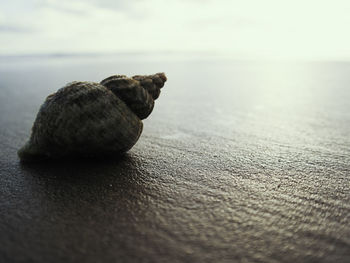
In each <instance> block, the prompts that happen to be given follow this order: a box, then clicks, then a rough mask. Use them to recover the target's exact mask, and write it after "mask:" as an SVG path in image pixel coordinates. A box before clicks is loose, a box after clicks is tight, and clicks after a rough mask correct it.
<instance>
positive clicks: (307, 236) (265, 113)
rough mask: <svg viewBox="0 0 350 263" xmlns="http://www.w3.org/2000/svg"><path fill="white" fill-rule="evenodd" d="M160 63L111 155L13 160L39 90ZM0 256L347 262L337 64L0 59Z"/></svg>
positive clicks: (349, 152) (347, 84) (344, 87)
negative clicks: (125, 143) (140, 109)
mask: <svg viewBox="0 0 350 263" xmlns="http://www.w3.org/2000/svg"><path fill="white" fill-rule="evenodd" d="M159 71H164V72H166V73H167V76H168V82H167V83H166V86H165V88H164V89H163V91H162V94H161V96H160V98H159V100H157V102H156V106H155V109H154V112H153V113H152V115H151V116H150V117H149V118H148V119H147V120H145V121H144V132H143V134H142V136H141V138H140V140H139V142H138V143H137V144H136V145H135V147H134V148H133V149H132V150H131V151H130V152H129V153H127V154H126V155H125V156H124V157H123V158H122V159H120V160H117V159H115V160H105V161H99V162H92V161H88V162H84V161H72V162H63V163H42V164H25V165H24V164H20V162H19V160H18V158H17V155H16V151H17V149H18V148H19V147H20V146H21V145H22V144H23V143H24V142H25V140H26V139H27V137H28V136H29V132H30V128H31V126H32V123H33V121H34V118H35V115H36V113H37V111H38V109H39V106H40V105H41V103H42V102H43V100H44V99H45V97H46V96H47V95H48V94H50V93H52V92H54V91H56V90H57V89H58V88H60V87H62V86H63V85H64V84H65V83H67V82H69V81H73V80H89V81H100V80H101V79H103V78H105V77H107V76H109V75H112V74H115V73H119V74H127V75H132V74H148V73H155V72H159ZM0 215H1V216H0V262H350V63H344V62H342V63H335V62H328V63H326V62H312V63H311V62H310V63H301V62H298V63H296V62H288V63H287V62H274V63H272V62H270V63H267V62H259V63H257V62H239V61H229V60H218V59H204V58H193V57H192V58H185V57H182V58H176V57H172V58H170V57H169V58H167V57H164V56H163V57H161V56H160V57H158V58H152V57H147V56H143V57H141V58H140V57H138V56H137V55H135V56H130V57H127V56H119V57H118V56H113V57H104V56H100V57H99V56H96V57H93V56H92V57H53V58H49V57H48V58H44V57H41V58H34V57H32V58H31V57H27V58H16V59H14V58H4V57H3V58H0Z"/></svg>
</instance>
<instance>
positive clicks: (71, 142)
mask: <svg viewBox="0 0 350 263" xmlns="http://www.w3.org/2000/svg"><path fill="white" fill-rule="evenodd" d="M141 77H142V78H140V76H135V77H132V78H128V77H126V76H123V75H115V76H111V77H109V78H107V79H105V80H103V81H101V83H95V82H78V81H75V82H71V83H68V84H67V85H66V86H64V87H63V88H61V89H59V90H58V91H57V92H56V93H54V94H51V95H49V96H48V97H47V98H46V100H45V102H44V103H43V105H42V106H41V107H40V110H39V112H38V114H37V117H36V120H35V121H34V124H33V128H32V133H31V136H30V139H29V141H28V142H27V143H26V144H25V145H24V146H23V147H22V148H21V149H20V150H19V151H18V155H19V157H20V159H21V160H22V161H36V160H42V159H47V158H62V157H95V156H96V157H98V156H105V155H113V154H121V153H124V152H126V151H128V150H129V149H130V148H131V147H132V146H133V145H134V144H135V143H136V142H137V140H138V138H139V137H140V135H141V132H142V128H143V123H142V121H141V120H142V119H144V118H146V117H147V116H149V114H150V113H151V111H152V110H153V107H154V100H155V99H156V98H158V96H159V93H160V88H162V87H163V85H164V82H165V81H166V77H165V75H164V73H157V74H154V75H148V76H141ZM147 79H148V81H147ZM153 79H155V81H153ZM159 80H160V81H159ZM145 81H146V85H145V84H143V83H144V82H145ZM153 90H154V91H153ZM155 95H157V96H155Z"/></svg>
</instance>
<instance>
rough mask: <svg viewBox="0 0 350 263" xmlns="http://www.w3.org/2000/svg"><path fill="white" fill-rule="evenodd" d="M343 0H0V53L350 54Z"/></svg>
mask: <svg viewBox="0 0 350 263" xmlns="http://www.w3.org/2000/svg"><path fill="white" fill-rule="evenodd" d="M349 14H350V1H347V0H325V1H320V0H307V1H305V0H293V1H281V0H264V1H261V0H245V1H243V0H241V1H230V0H205V1H204V0H203V1H199V0H169V1H162V0H134V1H128V0H119V1H113V0H100V1H98V0H85V1H83V0H77V1H69V0H37V1H35V0H11V1H6V0H0V54H2V55H8V54H28V53H75V52H77V53H84V52H98V53H99V52H101V53H108V52H154V51H175V52H183V51H185V52H210V53H215V54H221V55H230V56H233V57H238V58H256V57H258V58H261V57H263V58H307V59H350V34H349V25H350V15H349Z"/></svg>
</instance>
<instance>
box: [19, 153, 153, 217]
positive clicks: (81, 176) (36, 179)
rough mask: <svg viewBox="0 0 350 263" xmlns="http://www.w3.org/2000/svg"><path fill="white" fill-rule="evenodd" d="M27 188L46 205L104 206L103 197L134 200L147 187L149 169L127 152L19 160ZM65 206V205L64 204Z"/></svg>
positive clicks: (60, 206) (104, 198) (145, 190)
mask: <svg viewBox="0 0 350 263" xmlns="http://www.w3.org/2000/svg"><path fill="white" fill-rule="evenodd" d="M20 169H21V171H22V173H23V175H24V176H23V179H24V180H25V181H26V185H27V186H29V187H30V189H29V191H30V192H31V193H32V194H33V196H35V198H37V199H39V201H40V202H41V203H45V204H46V205H47V208H50V209H49V210H51V209H54V210H56V209H55V208H54V207H56V208H57V206H58V207H59V208H60V210H61V211H62V210H64V211H65V210H66V208H67V207H70V208H74V209H77V210H80V209H82V207H85V206H86V205H87V204H89V206H96V207H97V206H105V205H106V203H105V202H106V200H109V201H112V200H113V202H119V201H120V200H130V199H132V200H135V199H136V200H137V199H139V198H142V196H144V195H145V194H147V193H145V192H147V191H148V190H147V189H146V188H147V187H146V188H145V187H144V183H145V181H146V180H147V178H148V175H149V174H148V172H147V170H146V169H144V167H143V165H142V161H141V160H140V158H139V157H137V156H135V155H132V154H130V153H127V154H125V155H123V156H120V157H119V158H118V159H113V158H107V159H99V160H89V159H75V160H70V161H68V160H61V161H59V162H58V161H50V162H45V163H21V164H20ZM64 206H65V207H64Z"/></svg>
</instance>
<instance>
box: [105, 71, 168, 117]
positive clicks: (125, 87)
mask: <svg viewBox="0 0 350 263" xmlns="http://www.w3.org/2000/svg"><path fill="white" fill-rule="evenodd" d="M166 80H167V78H166V76H165V74H164V73H157V74H153V75H136V76H133V77H132V78H128V77H126V76H125V75H114V76H111V77H108V78H106V79H104V80H102V81H101V82H100V83H101V84H102V85H103V86H105V87H107V88H108V89H110V90H111V91H112V92H113V93H114V94H115V95H116V96H118V97H119V98H120V99H121V100H122V101H124V102H125V104H126V105H128V107H129V108H130V109H131V110H132V111H133V112H134V113H135V114H136V115H137V116H138V117H139V118H140V119H141V120H143V119H145V118H147V117H148V116H149V115H150V114H151V112H152V110H153V107H154V100H156V99H157V98H158V97H159V94H160V89H161V88H162V87H163V86H164V83H165V81H166Z"/></svg>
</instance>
